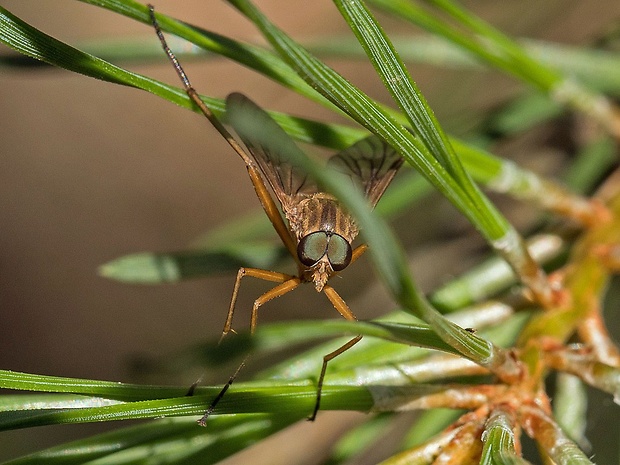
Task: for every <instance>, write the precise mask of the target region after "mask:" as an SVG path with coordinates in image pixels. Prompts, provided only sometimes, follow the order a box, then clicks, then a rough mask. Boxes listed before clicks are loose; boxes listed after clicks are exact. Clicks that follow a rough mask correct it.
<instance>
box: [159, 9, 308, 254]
mask: <svg viewBox="0 0 620 465" xmlns="http://www.w3.org/2000/svg"><path fill="white" fill-rule="evenodd" d="M149 14H150V16H151V23H152V24H153V28H154V29H155V33H156V34H157V37H158V38H159V41H160V42H161V46H162V48H163V49H164V51H165V52H166V55H168V58H169V59H170V61H171V62H172V65H173V66H174V69H175V71H176V72H177V75H178V76H179V78H180V79H181V82H182V83H183V87H184V89H185V92H186V93H187V96H188V97H189V98H190V99H191V100H192V102H194V104H195V105H196V106H197V107H198V109H199V110H200V111H201V113H202V114H203V115H204V116H206V117H207V119H208V120H209V122H210V123H211V124H212V125H213V127H215V129H217V131H218V132H219V133H220V134H221V135H222V136H223V137H224V139H226V142H228V144H229V145H230V146H231V147H232V148H233V149H234V151H235V152H237V155H239V156H240V157H241V159H242V160H243V162H244V163H245V165H246V166H247V168H248V174H249V175H250V180H251V181H252V184H253V185H254V189H255V190H256V194H257V195H258V199H259V200H260V203H261V205H262V206H263V209H264V210H265V213H267V216H268V217H269V220H270V221H271V223H272V224H273V227H274V228H275V230H276V232H277V233H278V235H279V236H280V239H282V242H283V243H284V245H285V246H286V248H287V249H288V251H289V252H290V254H291V255H292V257H293V259H294V260H295V261H297V260H298V259H297V249H296V244H295V240H294V239H293V237H292V236H291V234H290V233H289V231H288V228H287V227H286V224H285V223H284V220H283V219H282V216H281V215H280V212H279V211H278V208H277V207H276V204H275V202H274V201H273V199H272V198H271V195H269V191H268V189H267V187H266V186H265V183H264V181H263V178H262V177H261V176H260V174H259V172H258V169H257V167H256V164H255V163H254V161H253V160H252V158H251V157H250V156H248V154H247V153H245V151H244V150H243V148H242V147H241V145H240V144H239V142H237V141H236V139H235V138H234V137H233V136H232V134H230V132H229V131H228V130H227V129H226V128H225V127H224V125H223V124H222V123H221V122H220V120H219V119H218V118H217V117H216V116H215V115H214V114H213V112H212V111H211V109H210V108H209V107H208V106H207V105H206V104H205V103H204V102H203V101H202V99H201V98H200V95H198V92H196V89H194V87H193V86H192V84H191V82H190V81H189V78H188V77H187V74H186V73H185V71H184V70H183V67H182V66H181V63H179V60H178V59H177V57H176V56H175V55H174V53H173V52H172V50H170V47H168V44H167V43H166V38H165V37H164V33H163V32H162V30H161V27H160V26H159V23H158V22H157V18H156V17H155V8H154V7H153V5H149Z"/></svg>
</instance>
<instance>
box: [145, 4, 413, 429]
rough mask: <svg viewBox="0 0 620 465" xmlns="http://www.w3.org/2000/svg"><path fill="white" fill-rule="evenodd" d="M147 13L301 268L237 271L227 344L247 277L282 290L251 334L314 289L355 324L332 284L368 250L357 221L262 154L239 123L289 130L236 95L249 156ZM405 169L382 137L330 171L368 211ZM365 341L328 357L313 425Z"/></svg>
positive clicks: (343, 155)
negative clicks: (342, 361) (344, 178)
mask: <svg viewBox="0 0 620 465" xmlns="http://www.w3.org/2000/svg"><path fill="white" fill-rule="evenodd" d="M149 10H150V14H151V20H152V23H153V27H154V28H155V31H156V33H157V35H158V37H159V40H160V42H161V44H162V47H163V48H164V51H165V52H166V54H167V55H168V57H169V59H170V61H171V62H172V63H173V65H174V68H175V70H176V72H177V74H178V75H179V77H180V79H181V81H182V82H183V86H184V88H185V91H186V93H187V95H188V96H189V98H190V99H191V100H192V101H193V102H194V103H195V104H196V105H197V106H198V108H199V109H200V110H201V112H202V113H203V114H204V115H205V116H206V117H207V118H208V119H209V121H210V122H211V124H213V126H214V127H215V128H216V129H217V130H218V132H220V134H221V135H222V136H223V137H224V138H225V139H226V140H227V142H228V143H229V144H230V145H231V147H232V148H233V149H234V150H235V151H236V152H237V154H238V155H239V156H240V157H241V158H242V160H243V162H244V163H245V165H246V168H247V170H248V174H249V176H250V180H251V181H252V184H253V185H254V189H255V190H256V194H257V197H258V199H259V201H260V203H261V205H262V207H263V209H264V210H265V213H266V214H267V216H268V217H269V220H270V221H271V223H272V224H273V227H274V229H275V230H276V232H277V233H278V236H279V237H280V239H281V240H282V242H283V244H284V245H285V246H286V248H287V250H288V251H289V253H290V254H291V256H292V257H293V259H294V260H295V262H296V263H297V268H298V272H297V274H296V275H290V274H285V273H280V272H277V271H271V270H262V269H257V268H241V269H239V271H238V273H237V278H236V280H235V284H234V287H233V293H232V298H231V302H230V306H229V309H228V315H227V317H226V323H225V324H224V329H223V332H222V337H224V336H226V334H228V333H229V332H230V331H232V319H233V314H234V310H235V304H236V301H237V296H238V293H239V287H240V285H241V279H242V278H243V277H245V276H251V277H254V278H259V279H263V280H266V281H271V282H274V283H277V285H276V286H275V287H274V288H272V289H270V290H269V291H267V292H265V293H264V294H263V295H261V296H260V297H258V298H257V299H256V300H255V301H254V305H253V306H252V313H251V319H250V331H251V332H252V333H254V331H255V329H256V325H257V321H258V309H259V308H260V307H261V306H262V305H264V304H265V303H266V302H268V301H270V300H272V299H275V298H277V297H280V296H282V295H284V294H287V293H288V292H290V291H292V290H294V289H295V288H297V287H298V286H299V285H300V284H302V283H312V284H313V285H314V288H315V289H316V291H317V292H323V293H324V294H325V295H326V296H327V298H328V299H329V301H330V302H331V303H332V305H333V306H334V308H335V309H336V310H337V311H338V313H340V315H342V316H343V317H344V318H345V319H347V320H351V321H355V320H357V318H356V317H355V315H354V314H353V312H352V311H351V309H350V308H349V306H348V305H347V304H346V302H345V301H344V300H343V299H342V297H340V295H339V294H338V293H337V292H336V291H335V290H334V288H333V287H332V286H330V285H329V284H328V281H329V280H330V278H332V277H333V276H334V275H336V274H338V273H339V272H341V271H343V270H344V269H345V268H347V267H348V266H349V265H350V264H351V263H353V262H355V261H356V260H357V259H358V258H359V257H360V256H361V255H362V254H363V253H364V251H365V250H366V248H367V246H366V245H365V244H362V245H360V246H358V247H355V248H353V246H352V243H353V241H354V239H355V238H356V237H357V235H358V233H359V229H358V227H357V225H356V223H355V220H354V219H353V218H352V217H351V215H349V213H347V211H346V210H345V209H344V208H343V207H342V206H341V205H340V203H339V202H338V200H337V199H336V198H335V197H333V196H332V195H330V194H327V193H325V192H321V191H320V190H319V189H318V188H317V186H316V185H315V184H314V182H312V181H311V180H310V179H309V178H308V177H307V176H306V175H305V173H304V172H303V170H301V169H300V168H298V167H296V166H295V165H294V164H292V163H291V162H290V161H289V158H288V157H287V156H286V154H282V153H278V152H277V151H274V150H272V149H267V148H265V147H263V146H262V145H261V144H260V143H259V142H258V141H257V139H256V138H255V137H254V136H253V135H252V133H251V132H248V131H245V130H243V129H242V128H240V127H239V126H238V125H236V123H235V122H236V121H237V120H238V119H239V118H238V116H239V115H243V117H244V118H249V119H250V120H251V121H253V124H255V125H256V127H257V128H258V129H259V130H268V131H269V134H270V135H273V137H278V138H287V139H289V136H288V135H287V134H286V133H285V132H284V130H283V129H282V128H280V127H279V126H278V125H277V123H276V122H275V121H274V120H273V119H272V118H271V117H270V116H269V115H268V114H267V113H266V112H265V111H264V110H262V109H261V108H260V107H258V106H257V105H256V104H254V103H253V102H252V101H251V100H250V99H248V98H247V97H245V96H244V95H242V94H239V93H233V94H231V95H229V96H228V97H227V99H226V115H227V118H228V122H229V123H230V124H231V125H232V126H233V128H234V129H235V131H236V132H237V134H238V135H239V137H240V139H241V140H242V141H243V143H244V144H245V146H246V148H247V152H246V151H245V150H243V148H242V147H241V145H240V144H239V143H238V142H237V140H236V139H235V138H234V137H233V136H232V135H231V134H230V133H229V132H228V130H227V129H226V128H225V127H224V126H223V124H222V123H221V122H220V120H218V119H217V118H216V117H215V115H214V114H213V112H212V111H211V110H210V109H209V108H208V107H207V106H206V104H205V103H204V102H203V101H202V100H201V99H200V97H199V95H198V93H197V92H196V90H195V89H194V88H193V87H192V85H191V84H190V81H189V79H188V78H187V75H186V74H185V72H184V71H183V68H182V67H181V65H180V64H179V62H178V60H177V58H176V57H175V56H174V54H173V52H172V51H171V50H170V48H169V47H168V45H167V44H166V40H165V38H164V36H163V33H162V31H161V29H160V27H159V24H158V23H157V20H156V18H155V13H154V8H153V6H151V5H149ZM291 143H292V141H291ZM402 163H403V159H402V158H401V157H400V155H399V154H398V153H397V152H396V151H395V150H394V149H392V148H391V147H390V146H389V145H388V144H386V143H385V142H384V141H382V140H381V139H379V138H378V137H376V136H369V137H367V138H365V139H362V140H360V141H358V142H356V143H355V144H353V145H352V146H350V147H349V148H347V149H345V150H343V151H341V152H339V153H337V154H336V155H334V156H332V157H331V158H330V159H329V160H328V163H327V165H328V167H331V168H334V169H336V170H338V171H340V172H342V173H344V174H347V175H348V176H349V177H350V178H351V179H352V180H353V181H354V182H356V183H357V184H358V185H359V186H360V187H361V188H362V191H363V192H364V194H365V196H366V198H367V199H368V202H369V204H370V206H371V207H374V206H375V205H376V204H377V202H378V201H379V199H380V198H381V196H382V195H383V193H384V192H385V189H386V188H387V187H388V185H389V184H390V182H391V181H392V179H393V178H394V175H395V174H396V172H397V171H398V169H399V168H400V166H401V165H402ZM267 186H269V188H271V192H273V194H274V195H275V198H276V199H277V201H278V203H279V204H280V206H281V208H282V213H283V215H282V214H281V213H280V210H279V209H278V207H277V204H276V202H275V200H274V199H273V197H272V195H271V192H270V191H269V188H268V187H267ZM283 216H284V217H283ZM361 339H362V336H361V335H358V336H355V337H354V338H352V339H351V340H350V341H348V342H347V343H346V344H344V345H342V346H341V347H339V348H338V349H336V350H334V351H333V352H330V353H329V354H327V355H325V356H324V357H323V365H322V367H321V373H320V375H319V378H318V381H317V396H316V402H315V406H314V410H313V412H312V415H311V416H310V418H309V420H314V419H315V417H316V414H317V412H318V410H319V407H320V401H321V390H322V386H323V380H324V378H325V371H326V369H327V364H328V363H329V361H330V360H332V359H333V358H334V357H336V356H338V355H340V354H342V353H343V352H345V351H346V350H348V349H350V348H351V347H353V346H354V345H355V344H357V343H358V342H359V341H360V340H361ZM244 364H245V361H244V362H243V363H242V364H241V365H240V367H239V368H238V369H237V371H236V372H235V374H234V375H233V376H232V377H231V378H230V380H229V381H228V383H227V384H226V385H225V386H224V388H223V389H222V391H221V392H220V393H219V394H218V396H217V397H216V398H215V399H214V400H213V402H212V403H211V405H210V406H209V408H208V409H207V411H206V412H205V414H204V416H203V417H202V418H201V419H200V420H199V423H200V424H201V425H203V426H204V425H205V424H206V420H207V418H208V417H209V415H210V414H211V413H212V412H213V410H214V408H215V406H216V404H217V403H218V402H219V400H220V399H221V398H222V397H223V396H224V394H225V392H226V391H227V390H228V388H229V387H230V385H231V384H232V382H233V381H234V379H235V377H236V375H237V373H238V372H239V371H240V370H241V368H242V367H243V366H244Z"/></svg>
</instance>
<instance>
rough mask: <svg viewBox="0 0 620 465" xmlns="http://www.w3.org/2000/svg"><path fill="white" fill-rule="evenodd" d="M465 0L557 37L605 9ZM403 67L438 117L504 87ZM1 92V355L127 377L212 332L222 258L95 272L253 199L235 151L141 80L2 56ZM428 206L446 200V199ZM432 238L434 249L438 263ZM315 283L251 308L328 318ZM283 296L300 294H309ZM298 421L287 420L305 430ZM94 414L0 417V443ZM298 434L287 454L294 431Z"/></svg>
mask: <svg viewBox="0 0 620 465" xmlns="http://www.w3.org/2000/svg"><path fill="white" fill-rule="evenodd" d="M2 3H3V6H4V7H6V8H7V9H9V10H10V11H11V12H13V13H14V14H16V15H18V16H19V17H21V18H22V19H24V20H25V21H27V22H28V23H30V24H32V25H34V26H36V27H38V28H40V29H42V30H43V31H45V32H46V33H48V34H50V35H52V36H54V37H57V38H59V39H60V40H63V41H65V42H67V43H69V44H76V43H78V42H80V41H83V40H87V39H88V40H93V39H95V40H96V39H98V38H106V37H115V36H139V37H145V38H146V39H147V40H153V41H155V40H156V38H155V36H154V35H153V34H152V31H151V30H150V28H149V27H147V26H145V25H142V24H138V23H136V22H134V21H132V20H129V19H126V18H124V17H120V16H117V15H115V14H112V13H110V12H108V11H105V10H101V9H98V8H95V7H92V6H88V5H84V4H81V3H78V2H75V1H69V0H56V1H55V2H40V1H37V0H14V1H8V0H7V1H4V2H2ZM256 3H257V4H258V5H259V6H260V7H261V8H263V10H264V11H265V12H267V13H268V14H269V15H270V16H271V18H272V19H274V20H275V21H276V23H277V24H279V25H281V26H283V27H284V28H285V30H287V31H288V32H290V33H292V34H294V36H295V37H297V38H300V39H304V38H311V37H317V36H321V34H326V31H328V32H327V34H335V33H345V32H346V31H347V27H346V25H345V24H344V22H343V21H342V20H341V19H340V18H339V16H338V15H337V13H336V11H335V8H334V7H333V5H332V4H331V2H329V1H327V0H320V1H315V2H302V1H290V0H261V1H258V0H257V2H256ZM467 3H469V4H471V7H472V8H473V9H474V10H475V11H477V12H478V13H479V14H481V15H482V16H483V17H485V18H486V19H488V20H490V21H491V22H492V23H493V24H495V25H496V26H498V27H499V28H500V29H503V30H505V31H507V32H510V33H512V34H518V35H520V36H524V37H533V38H541V39H547V40H554V41H561V42H564V43H571V44H588V43H591V42H593V41H594V40H595V39H596V38H597V37H598V36H599V35H600V34H601V32H602V31H604V30H606V28H608V27H609V26H610V22H611V21H612V20H613V19H614V18H615V19H616V20H617V19H618V17H619V16H620V4H619V2H617V0H610V1H592V0H547V1H545V2H540V1H536V0H520V1H502V2H497V1H491V0H486V1H476V2H467ZM156 7H157V8H158V10H159V11H160V12H164V13H167V14H170V15H172V16H175V17H177V18H180V19H183V20H186V21H188V22H191V23H194V24H197V25H199V26H201V27H204V28H206V29H210V30H213V31H215V32H220V33H223V34H228V35H231V36H233V37H235V38H240V39H245V40H250V41H255V42H259V43H262V42H261V40H260V38H259V35H258V33H257V32H256V31H255V30H254V29H253V28H252V27H251V26H250V25H249V23H248V22H246V21H245V20H244V19H243V18H242V17H241V16H240V15H238V14H237V13H236V11H235V10H233V9H232V8H231V7H229V6H227V5H226V4H224V3H223V2H220V1H215V0H208V1H198V0H186V1H183V2H178V1H166V0H160V1H158V2H157V4H156ZM385 24H386V25H387V27H388V30H390V26H394V22H393V21H391V20H386V21H385ZM396 29H398V30H400V31H401V32H402V31H407V30H408V29H407V28H403V27H402V25H399V26H397V27H396ZM0 51H1V52H2V53H8V50H6V49H4V48H2V49H1V50H0ZM330 62H331V63H333V61H330ZM121 66H123V67H126V68H129V69H131V70H133V71H136V72H139V73H142V74H146V75H149V76H152V77H156V78H158V79H161V80H164V81H166V82H170V83H173V84H175V85H177V81H176V76H175V75H174V73H173V70H172V69H171V68H170V66H169V64H168V63H167V62H165V61H164V59H163V56H162V60H161V62H160V63H157V64H131V63H121ZM185 66H186V70H187V71H188V74H189V75H190V76H191V78H192V80H193V83H194V86H195V87H196V88H197V89H198V90H199V91H200V92H202V93H205V94H207V95H213V96H218V97H223V96H225V95H226V94H228V93H229V92H232V91H242V92H244V93H246V94H248V95H250V96H251V97H252V98H253V99H255V100H257V101H258V103H260V104H263V105H265V106H267V107H269V108H272V109H277V110H284V111H290V112H293V113H295V114H299V115H304V116H311V117H317V118H321V117H328V113H327V112H326V111H325V110H323V109H321V108H318V107H317V106H311V105H308V104H307V103H305V102H303V101H302V100H301V99H300V98H299V97H297V96H296V95H293V94H292V93H290V92H286V91H282V89H281V88H280V87H279V86H277V85H276V84H273V83H271V82H269V81H267V80H266V79H264V78H262V77H260V76H257V75H255V74H253V73H252V72H250V71H247V70H245V69H242V68H240V67H239V66H236V65H234V64H230V63H228V62H226V61H224V60H211V61H208V62H200V61H191V62H186V64H185ZM337 68H338V69H339V70H340V71H342V72H343V73H345V75H347V76H349V77H350V78H351V79H352V80H354V82H355V83H356V84H358V85H360V86H361V87H363V88H364V89H366V90H367V91H369V92H370V93H371V94H372V95H374V96H379V97H381V98H383V99H384V101H387V98H386V97H385V92H384V91H383V90H382V89H381V86H380V83H379V82H378V79H377V78H376V77H374V75H373V73H372V72H371V71H370V69H369V68H368V65H366V64H364V63H356V62H353V61H347V62H344V63H338V64H337ZM411 69H412V74H413V75H414V78H415V79H416V80H417V81H418V83H419V84H420V86H421V88H422V89H423V91H424V92H425V94H426V96H427V98H428V99H429V101H430V102H431V105H432V106H433V108H434V109H435V110H436V112H437V114H438V117H439V119H440V121H442V122H443V123H444V124H445V125H446V127H447V128H448V129H453V130H455V131H459V124H461V123H462V121H463V119H464V118H463V115H464V114H467V112H468V111H472V108H473V107H477V108H480V107H484V106H488V105H492V104H493V103H494V102H495V101H497V98H498V97H499V96H502V95H505V94H506V93H507V92H510V91H512V90H514V89H517V88H518V87H519V85H518V84H516V83H515V82H514V81H512V80H511V79H508V78H505V77H498V76H497V75H494V74H493V75H487V74H484V73H481V72H477V73H467V74H466V75H463V73H459V72H454V71H450V72H447V71H441V70H437V69H436V68H431V67H426V66H419V65H415V66H413V65H412V66H411ZM0 105H1V106H0V108H1V112H0V141H1V142H0V144H1V145H0V147H1V149H0V150H1V153H0V368H2V369H10V370H16V371H25V372H32V373H40V374H49V375H57V376H71V377H82V378H97V379H109V380H119V381H128V382H131V381H132V380H133V379H132V376H131V375H130V373H129V371H128V369H127V367H128V363H127V362H128V360H129V358H130V357H131V356H132V355H133V354H150V355H165V354H166V353H170V352H173V351H175V350H179V349H181V348H183V347H186V346H188V345H191V344H193V343H196V342H199V341H203V340H205V338H207V337H211V338H212V337H214V336H216V335H218V334H219V333H220V331H221V327H222V325H223V321H224V317H225V312H226V308H227V305H228V301H229V298H230V290H231V289H232V284H233V280H234V276H233V275H229V276H222V277H217V278H210V279H205V280H200V281H193V282H188V283H183V284H178V285H167V286H134V285H124V284H120V283H117V282H113V281H108V280H106V279H103V278H101V277H99V276H98V275H97V271H96V270H97V267H98V266H99V265H101V264H102V263H105V262H107V261H109V260H111V259H113V258H116V257H118V256H122V255H125V254H128V253H133V252H139V251H168V250H180V249H182V248H184V247H185V246H186V245H187V244H188V243H189V242H191V241H192V240H193V239H195V238H196V237H197V236H199V235H200V234H201V233H203V232H205V231H208V230H209V229H210V228H213V227H215V226H216V225H219V224H221V223H223V222H225V221H227V220H229V219H231V218H233V217H235V216H236V215H238V214H241V213H243V212H247V211H252V210H255V209H256V208H257V206H258V204H257V201H256V199H255V196H254V193H253V190H252V188H251V185H250V183H249V181H248V180H247V176H246V172H245V169H244V168H243V165H242V163H241V162H240V160H238V158H237V157H236V156H235V155H233V153H232V152H231V151H230V150H229V149H228V148H227V146H226V145H225V144H224V143H223V142H222V141H221V140H220V138H219V137H218V136H217V135H216V133H215V131H214V130H212V129H211V128H210V127H209V126H208V124H207V123H206V122H205V121H203V120H202V119H201V118H200V117H198V116H196V115H194V114H192V113H191V112H189V111H186V110H183V109H180V108H178V107H176V106H174V105H172V104H170V103H169V102H166V101H164V100H162V99H159V98H156V97H154V96H152V95H150V94H147V93H145V92H140V91H137V90H135V89H130V88H126V87H121V86H117V85H112V84H108V83H103V82H100V81H96V80H94V79H91V78H87V77H84V76H81V75H76V74H72V73H69V72H65V71H60V70H55V69H50V68H40V69H34V70H19V69H17V70H16V69H10V70H9V69H6V68H2V69H1V70H0ZM440 205H444V204H443V203H440ZM440 211H442V212H443V213H445V214H452V210H451V207H449V206H442V207H441V209H440ZM397 223H398V225H399V226H400V229H405V228H406V229H409V230H410V232H411V231H413V234H414V235H416V237H421V238H423V239H425V241H424V244H423V246H422V247H421V248H420V249H419V250H418V251H413V252H412V254H415V260H413V263H414V265H413V267H414V273H415V274H416V276H417V277H419V278H420V280H421V281H422V282H423V285H425V286H426V287H427V288H430V287H431V286H432V285H434V284H436V283H437V282H439V281H441V280H442V279H444V278H445V276H447V275H449V274H450V273H453V272H454V270H453V269H452V268H451V266H450V265H451V264H453V263H454V261H453V259H454V257H453V255H452V253H453V250H451V249H449V248H448V249H446V248H445V246H444V248H442V249H441V250H439V251H438V250H437V249H434V248H433V244H432V242H431V241H429V240H428V239H430V238H429V236H432V233H431V232H428V231H425V230H424V227H425V225H423V226H422V227H420V225H419V224H418V223H419V222H418V221H416V217H415V215H413V214H408V215H405V216H404V217H403V218H400V219H399V220H398V221H397ZM441 224H443V225H446V224H447V220H446V219H445V218H444V219H443V220H442V221H441V222H440V227H441ZM416 230H417V232H416ZM274 238H275V234H274ZM404 240H405V241H406V242H408V243H411V242H412V240H411V239H409V238H404ZM439 253H443V254H444V255H445V256H447V257H449V258H450V260H448V262H447V263H446V264H443V265H442V264H441V260H440V259H439V258H438V257H439V255H437V254H439ZM412 256H414V255H412ZM368 270H369V268H368V266H367V262H365V263H363V264H361V265H358V266H356V267H355V270H353V269H352V270H348V271H347V274H345V276H344V278H345V279H342V280H341V281H339V282H338V283H337V286H338V289H339V290H341V291H342V294H343V296H344V297H345V298H346V299H347V300H348V301H349V303H350V304H351V306H352V307H353V308H354V309H355V311H356V312H357V313H358V315H360V316H361V317H362V318H368V317H372V316H374V315H377V314H380V313H384V312H385V311H387V310H390V309H391V308H392V304H391V303H390V301H389V299H388V298H387V296H386V294H385V293H384V292H383V291H382V290H381V289H380V287H379V286H378V285H377V284H376V283H375V280H374V279H373V277H372V274H371V273H370V272H369V271H368ZM265 289H266V285H265V284H263V283H257V282H252V281H251V280H248V281H246V282H244V285H243V288H242V296H241V300H240V301H239V304H238V308H242V307H243V308H248V306H249V305H251V301H252V300H253V298H254V297H255V296H257V295H258V294H260V293H261V292H262V291H264V290H265ZM314 294H315V293H314V292H313V291H312V289H303V290H301V291H298V292H296V293H293V294H291V295H289V296H287V297H285V298H283V299H281V300H280V301H279V302H273V303H270V304H269V308H265V310H264V311H263V312H262V313H261V321H262V322H265V321H269V320H282V319H292V318H323V317H326V318H331V317H334V316H335V314H334V313H333V311H332V310H331V307H330V306H329V304H328V303H327V301H326V300H324V299H323V298H322V297H321V296H315V295H314ZM299 302H309V305H308V306H309V307H310V308H311V310H310V311H308V310H307V308H300V306H299ZM237 318H238V319H237V327H240V326H244V325H246V323H247V319H248V313H247V312H246V313H244V312H243V310H241V311H240V312H239V314H238V317H237ZM185 382H186V380H185V379H182V380H180V381H179V384H182V383H185ZM346 418H349V417H346ZM352 421H354V420H352ZM312 426H313V425H303V427H304V428H309V429H308V431H309V432H310V431H314V433H316V432H317V428H314V429H312ZM317 426H318V425H317ZM338 427H339V426H336V427H335V428H338ZM97 428H99V427H98V426H92V425H87V426H73V427H61V428H57V427H54V428H38V429H35V430H32V431H26V432H11V433H8V434H7V433H3V434H2V435H0V460H2V459H5V458H9V457H13V456H16V455H17V454H21V453H25V452H28V451H34V450H38V449H40V448H42V447H46V446H49V445H53V444H56V443H58V442H59V441H61V440H64V439H65V438H77V437H81V436H83V435H87V434H90V433H91V432H92V431H94V430H96V429H97ZM329 428H330V427H329V426H328V423H327V422H324V423H323V424H322V425H321V428H320V430H321V431H323V432H324V433H327V435H329V432H330V431H331V430H330V429H329ZM308 434H310V433H308ZM298 447H299V448H300V449H295V450H296V452H293V453H294V454H295V455H294V456H297V457H299V455H300V452H299V451H300V450H302V447H303V446H302V445H299V446H298ZM322 447H323V450H325V448H324V446H322ZM270 463H274V462H273V461H271V462H270ZM283 463H292V462H291V461H287V460H284V461H283ZM308 463H312V461H309V462H308Z"/></svg>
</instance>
